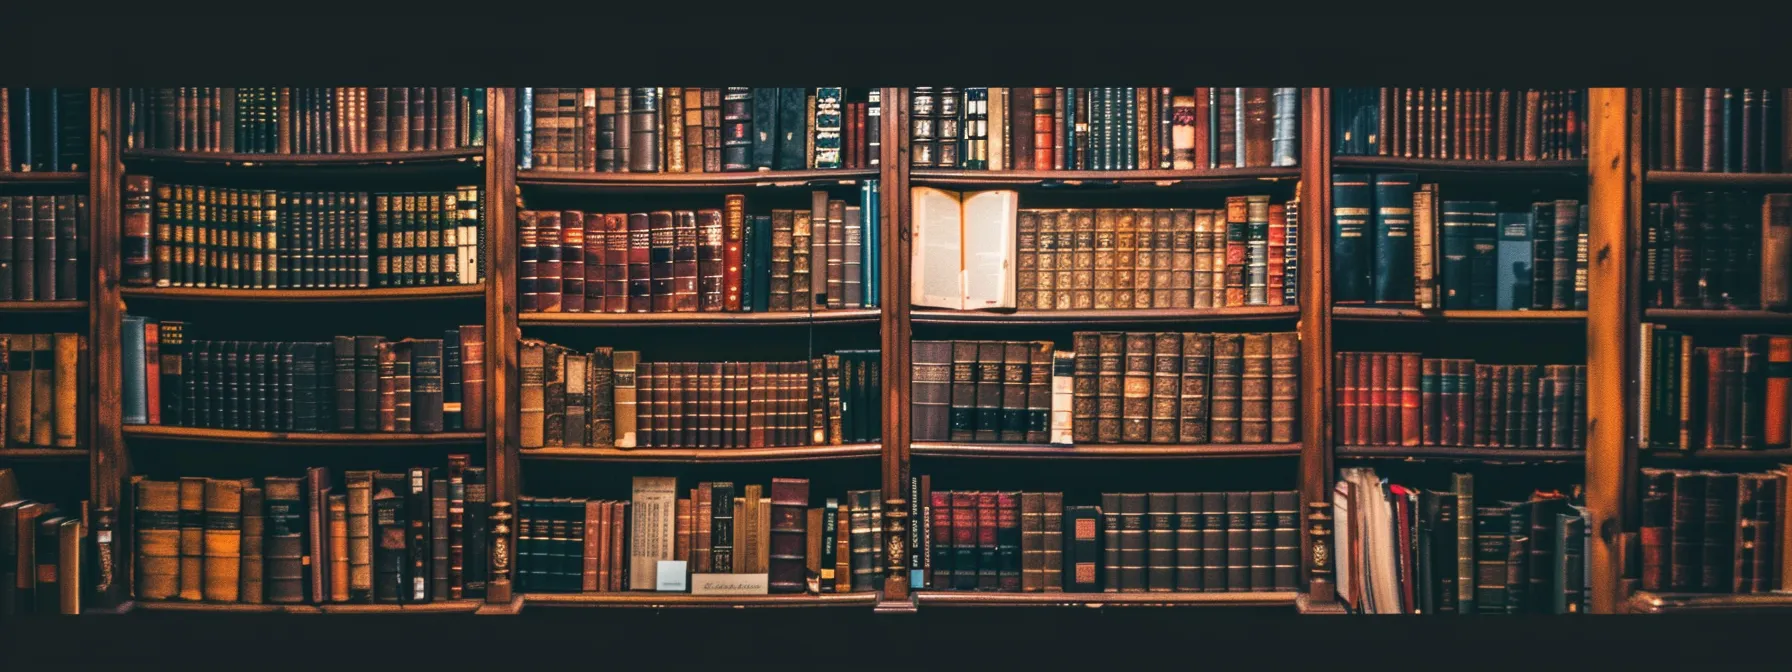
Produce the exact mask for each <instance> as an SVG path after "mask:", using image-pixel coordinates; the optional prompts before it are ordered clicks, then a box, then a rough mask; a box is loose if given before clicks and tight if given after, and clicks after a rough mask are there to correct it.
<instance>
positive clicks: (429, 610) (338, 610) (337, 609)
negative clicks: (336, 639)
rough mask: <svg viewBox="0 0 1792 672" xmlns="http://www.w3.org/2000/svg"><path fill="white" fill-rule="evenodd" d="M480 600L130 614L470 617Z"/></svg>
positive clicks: (175, 607)
mask: <svg viewBox="0 0 1792 672" xmlns="http://www.w3.org/2000/svg"><path fill="white" fill-rule="evenodd" d="M484 606H485V601H484V600H447V601H443V602H431V603H428V604H324V605H317V604H236V603H214V602H163V601H156V600H138V601H137V602H136V603H135V605H134V606H133V607H132V610H134V611H188V612H215V613H226V614H419V613H423V614H471V613H474V612H477V611H479V609H480V608H481V607H484Z"/></svg>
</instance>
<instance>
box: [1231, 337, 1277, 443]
mask: <svg viewBox="0 0 1792 672" xmlns="http://www.w3.org/2000/svg"><path fill="white" fill-rule="evenodd" d="M1270 336H1271V335H1270V334H1263V333H1253V334H1244V358H1243V365H1244V368H1243V375H1242V377H1241V379H1240V385H1239V390H1240V406H1239V416H1240V418H1239V441H1240V442H1242V443H1264V442H1267V441H1268V440H1269V406H1270V389H1269V388H1270V343H1269V342H1270Z"/></svg>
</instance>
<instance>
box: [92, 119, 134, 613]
mask: <svg viewBox="0 0 1792 672" xmlns="http://www.w3.org/2000/svg"><path fill="white" fill-rule="evenodd" d="M116 100H117V97H116V95H115V90H114V89H109V88H95V89H90V90H89V92H88V101H89V103H88V104H89V105H90V107H91V109H90V110H89V113H88V124H89V129H88V142H89V144H88V156H89V157H90V158H89V159H88V163H89V164H90V165H89V166H88V173H87V212H88V227H89V228H88V240H89V241H90V244H89V252H88V266H89V268H91V269H92V277H91V282H92V283H93V284H92V286H91V287H90V288H89V290H90V291H89V293H88V296H87V301H88V303H87V306H88V308H87V333H88V337H87V338H88V344H87V346H88V347H87V355H86V356H87V357H89V358H90V361H91V363H92V364H91V370H92V371H93V377H92V379H90V380H87V381H85V384H86V385H88V386H89V387H88V389H87V395H86V397H87V400H88V402H87V403H90V404H92V405H93V407H92V409H90V411H89V412H88V418H89V422H90V423H91V424H90V425H89V426H88V433H87V435H88V436H89V437H90V439H89V442H90V444H91V445H90V446H88V459H89V463H88V479H89V492H90V495H89V496H90V497H91V501H92V504H91V506H92V507H93V509H94V512H95V513H96V514H97V515H98V516H99V517H105V516H108V515H109V516H110V517H111V528H112V531H111V534H112V543H111V544H110V545H109V546H101V547H99V553H100V558H99V560H100V562H99V563H98V565H97V567H96V569H97V571H99V572H100V577H99V578H100V579H101V580H102V582H104V580H105V579H106V577H107V575H108V574H109V575H110V577H111V581H110V583H109V585H105V586H102V588H101V590H100V591H99V592H100V594H101V599H102V600H104V601H109V602H113V603H112V604H98V605H95V606H99V607H117V606H119V604H118V603H121V602H123V601H124V600H125V599H126V598H127V597H128V596H129V595H132V594H134V590H135V589H134V587H133V586H131V585H130V581H128V580H127V579H128V578H129V577H130V576H131V572H130V571H127V569H126V567H127V564H126V563H129V562H131V558H132V557H133V555H132V551H133V549H132V546H133V544H132V543H131V542H132V540H133V539H135V535H134V534H132V533H131V519H132V516H131V515H130V513H131V512H129V511H121V510H119V508H118V507H119V502H121V501H123V500H122V498H120V497H119V493H120V492H121V490H122V489H123V488H124V487H125V486H126V485H127V484H128V483H129V482H130V478H131V458H130V452H129V451H128V450H127V449H126V446H125V445H124V427H123V425H124V398H123V397H124V391H123V390H124V377H123V366H122V365H121V363H120V360H121V357H122V355H123V348H122V346H121V345H120V343H119V338H120V327H121V325H122V321H121V320H122V319H123V312H124V305H123V303H122V302H121V300H120V299H119V296H118V273H119V270H118V269H119V264H120V261H119V247H118V241H119V238H120V236H119V224H120V222H119V220H120V217H121V216H122V213H121V212H120V208H121V207H122V203H121V201H120V197H119V189H121V188H122V186H123V185H122V183H123V181H124V169H123V167H121V166H120V165H119V159H118V150H119V147H118V144H117V140H118V136H117V133H116V131H117V130H118V129H117V123H118V112H117V110H116V109H115V108H114V107H113V105H114V101H116ZM108 552H109V553H110V557H109V558H108V557H107V553H108ZM108 564H109V565H110V566H109V567H108V566H107V565H108Z"/></svg>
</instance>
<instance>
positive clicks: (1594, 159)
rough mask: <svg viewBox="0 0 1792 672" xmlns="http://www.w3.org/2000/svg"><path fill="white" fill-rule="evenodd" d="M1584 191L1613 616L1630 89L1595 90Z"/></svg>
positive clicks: (1602, 521)
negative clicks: (1586, 178)
mask: <svg viewBox="0 0 1792 672" xmlns="http://www.w3.org/2000/svg"><path fill="white" fill-rule="evenodd" d="M1589 94H1590V95H1589V97H1588V105H1587V116H1588V117H1589V119H1588V121H1589V124H1588V136H1587V137H1588V142H1587V151H1588V157H1589V161H1588V166H1587V173H1588V191H1587V202H1588V208H1587V246H1588V247H1587V250H1588V254H1589V255H1590V256H1589V261H1588V268H1587V292H1588V296H1591V297H1592V300H1590V301H1588V302H1587V376H1588V383H1589V384H1588V385H1587V481H1586V495H1587V508H1588V515H1589V516H1591V518H1592V519H1591V520H1590V521H1588V525H1590V526H1591V527H1590V528H1589V530H1590V531H1591V533H1592V549H1591V557H1588V558H1587V562H1588V563H1590V565H1591V570H1592V583H1591V584H1590V585H1588V586H1587V589H1588V590H1590V591H1592V602H1593V613H1597V614H1610V613H1616V611H1617V609H1618V605H1619V604H1620V603H1621V601H1622V599H1623V596H1622V595H1619V594H1618V592H1619V584H1620V579H1621V574H1622V572H1623V567H1622V565H1621V564H1620V562H1619V558H1620V556H1621V552H1620V551H1621V548H1620V540H1619V535H1620V534H1621V533H1622V532H1623V531H1624V529H1625V515H1624V509H1625V501H1626V500H1627V499H1628V497H1627V496H1626V492H1627V489H1628V488H1627V484H1628V482H1629V481H1630V478H1629V476H1630V474H1631V473H1632V472H1633V471H1634V464H1633V463H1632V460H1633V454H1634V453H1633V450H1632V449H1631V440H1630V436H1629V428H1630V424H1631V423H1630V422H1628V420H1627V415H1626V412H1627V408H1628V406H1629V404H1628V403H1626V402H1627V400H1626V397H1627V392H1628V390H1629V389H1630V384H1629V381H1628V378H1627V376H1628V374H1627V371H1626V366H1625V364H1626V363H1627V362H1629V361H1630V356H1629V352H1630V350H1629V348H1628V347H1626V346H1627V345H1628V344H1629V341H1630V339H1629V335H1630V333H1631V332H1632V331H1634V330H1633V329H1631V328H1629V327H1630V325H1633V324H1635V320H1636V318H1637V308H1636V297H1635V295H1634V293H1633V292H1632V291H1631V290H1633V289H1635V288H1634V287H1632V286H1630V284H1631V283H1630V282H1629V280H1630V277H1631V268H1632V266H1633V260H1632V259H1631V256H1630V251H1631V245H1630V244H1629V235H1630V232H1631V231H1632V230H1633V227H1632V221H1633V220H1635V218H1636V217H1637V213H1638V210H1639V207H1640V204H1639V201H1640V198H1641V192H1642V189H1641V179H1642V173H1641V164H1640V161H1641V152H1640V151H1638V145H1639V143H1640V139H1639V138H1638V130H1637V129H1639V128H1641V124H1640V115H1641V113H1642V111H1641V110H1640V109H1639V108H1638V106H1636V105H1633V104H1632V103H1633V102H1634V101H1635V100H1636V99H1637V95H1636V92H1634V91H1632V90H1628V89H1614V88H1598V89H1590V90H1589Z"/></svg>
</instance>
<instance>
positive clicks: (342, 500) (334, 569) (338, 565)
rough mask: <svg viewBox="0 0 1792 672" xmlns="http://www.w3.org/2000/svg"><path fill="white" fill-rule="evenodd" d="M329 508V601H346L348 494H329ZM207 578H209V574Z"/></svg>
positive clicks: (347, 594)
mask: <svg viewBox="0 0 1792 672" xmlns="http://www.w3.org/2000/svg"><path fill="white" fill-rule="evenodd" d="M326 503H327V507H328V509H329V512H328V515H329V524H328V529H329V537H330V550H329V561H330V586H329V593H330V594H329V597H330V601H331V602H347V601H348V599H349V558H348V539H349V536H348V496H347V495H330V496H329V498H328V500H327V501H326ZM206 576H207V578H208V580H209V578H210V576H211V575H210V574H209V573H208V574H207V575H206Z"/></svg>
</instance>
